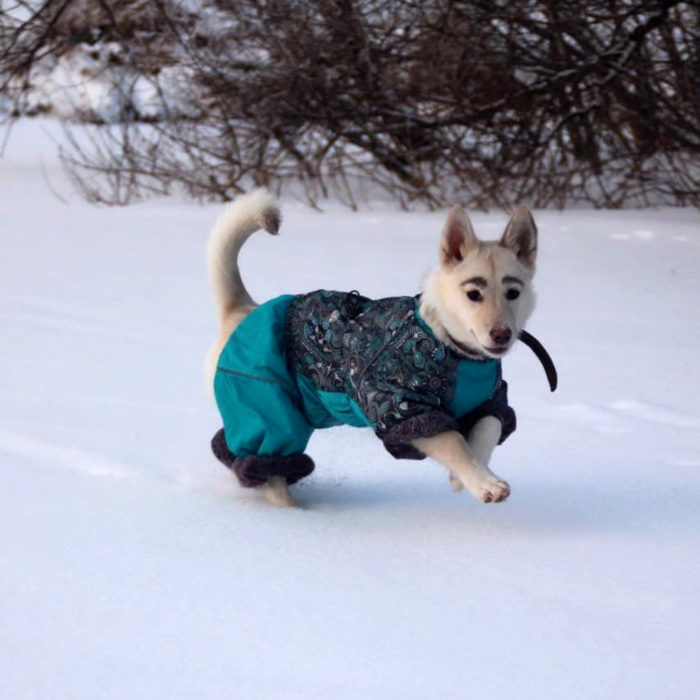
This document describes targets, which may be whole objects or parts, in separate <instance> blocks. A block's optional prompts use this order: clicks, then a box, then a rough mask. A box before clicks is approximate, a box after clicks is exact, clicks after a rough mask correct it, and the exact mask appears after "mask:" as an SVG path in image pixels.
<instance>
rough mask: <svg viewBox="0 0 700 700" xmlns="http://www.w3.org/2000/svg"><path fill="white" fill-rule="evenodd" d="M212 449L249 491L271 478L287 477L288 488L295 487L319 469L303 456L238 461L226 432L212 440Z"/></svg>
mask: <svg viewBox="0 0 700 700" xmlns="http://www.w3.org/2000/svg"><path fill="white" fill-rule="evenodd" d="M211 449H212V452H213V453H214V456H215V457H216V458H217V459H218V460H219V461H220V462H221V463H222V464H223V465H224V466H225V467H228V468H229V469H231V471H233V473H234V474H235V475H236V476H237V477H238V481H239V482H240V484H241V486H245V487H247V488H252V487H254V486H262V485H263V484H264V483H265V482H266V481H267V480H268V479H269V478H270V477H271V476H283V477H285V478H286V479H287V483H288V484H294V483H296V482H297V481H299V479H303V478H304V477H305V476H308V475H309V474H311V472H312V471H313V470H314V466H315V465H314V462H313V460H312V459H311V457H309V456H308V455H305V454H303V453H302V452H297V453H296V454H293V455H289V456H288V457H257V456H256V455H249V456H247V457H236V455H234V454H233V453H232V452H231V450H229V449H228V445H227V444H226V438H225V436H224V431H223V428H222V429H221V430H219V431H218V432H217V433H216V435H214V437H213V438H212V441H211Z"/></svg>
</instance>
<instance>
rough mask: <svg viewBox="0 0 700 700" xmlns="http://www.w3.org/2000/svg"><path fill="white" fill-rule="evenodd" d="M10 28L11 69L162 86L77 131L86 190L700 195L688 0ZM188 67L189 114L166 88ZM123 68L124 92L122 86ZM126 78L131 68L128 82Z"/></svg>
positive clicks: (6, 65) (353, 10)
mask: <svg viewBox="0 0 700 700" xmlns="http://www.w3.org/2000/svg"><path fill="white" fill-rule="evenodd" d="M13 4H14V5H15V7H16V6H18V5H19V6H22V5H23V6H25V12H24V13H18V12H14V13H5V15H4V16H3V18H2V22H1V23H0V53H1V54H2V59H0V76H2V80H3V85H4V90H5V92H6V94H9V92H10V91H14V93H13V95H12V96H13V98H14V99H17V100H21V95H22V91H23V89H25V88H26V87H27V85H28V81H29V82H31V74H32V69H33V68H34V67H36V64H37V62H39V61H41V60H43V59H44V57H45V56H47V55H51V56H53V57H55V56H56V55H59V54H60V53H61V52H65V51H69V50H71V47H73V46H75V45H76V44H78V43H93V44H94V43H98V42H107V41H108V42H117V43H119V45H120V46H121V48H122V49H123V51H122V53H121V54H120V59H119V62H120V63H122V64H123V66H122V67H124V66H126V67H128V68H129V70H130V71H131V72H132V74H135V75H141V76H146V77H147V78H148V80H150V81H152V83H153V85H154V86H156V88H157V90H159V91H160V92H158V93H157V94H159V95H161V97H162V109H161V110H160V116H159V118H158V119H156V120H153V121H151V123H144V122H143V121H140V120H139V116H138V114H129V113H126V114H124V115H123V118H122V119H121V121H120V123H119V124H113V125H110V126H108V127H100V128H95V129H93V132H92V138H91V140H89V141H86V140H85V138H84V137H83V136H82V135H81V136H79V137H78V136H77V133H78V132H74V138H73V140H72V149H71V150H69V152H68V154H67V160H68V163H69V165H70V167H71V169H72V171H73V172H74V174H75V175H76V178H77V180H78V182H79V183H80V184H81V186H82V187H83V190H84V192H85V194H86V195H87V196H88V197H89V198H91V199H93V200H98V201H106V202H126V201H130V200H133V199H134V198H138V197H143V196H145V195H148V194H153V193H165V192H169V191H172V190H173V189H178V188H184V189H185V190H186V191H187V192H188V193H189V194H191V195H193V196H195V197H198V198H210V199H212V198H213V199H228V198H230V197H232V196H233V195H235V194H236V193H237V192H238V191H240V190H241V189H245V188H247V187H249V186H250V185H251V184H268V185H270V186H272V187H274V188H282V187H285V186H291V185H292V183H301V185H302V186H303V189H304V191H305V193H306V195H307V197H308V198H309V199H310V200H311V201H312V202H317V201H318V200H319V199H320V198H322V197H324V196H326V195H328V194H330V193H334V194H336V195H337V196H340V197H341V198H343V199H345V200H346V201H347V202H348V203H350V204H351V205H354V204H355V202H356V200H357V198H358V195H360V194H361V193H362V192H363V189H364V188H365V187H366V186H367V183H371V185H372V186H380V187H382V188H384V189H385V190H387V191H388V192H390V193H391V194H392V195H393V196H395V197H397V198H398V200H399V201H400V202H401V203H402V204H403V205H409V204H410V203H412V202H414V201H421V202H424V203H427V204H428V205H429V206H442V205H444V204H449V203H451V202H453V201H461V202H463V203H465V204H467V205H469V206H476V207H482V208H486V207H489V206H492V205H499V206H510V205H512V203H514V202H516V201H528V202H530V203H531V204H533V205H535V206H547V205H550V206H551V205H556V206H564V205H565V204H570V203H576V202H584V201H585V202H592V203H594V204H595V205H598V206H608V207H618V206H622V205H626V204H629V205H644V204H648V203H661V202H663V203H670V204H688V203H694V204H700V196H699V195H698V192H699V191H700V167H699V161H698V155H699V153H700V89H699V83H698V80H699V79H698V76H699V75H700V58H699V56H698V43H699V34H698V15H697V10H696V9H695V7H694V5H692V4H690V3H684V2H678V1H675V0H659V1H651V0H568V1H567V2H558V1H556V0H522V1H521V2H517V3H515V2H510V0H496V1H493V0H472V1H470V2H459V1H449V0H307V1H305V2H300V1H299V0H218V1H216V2H214V1H212V2H201V3H193V2H188V3H185V2H178V1H177V0H152V1H150V2H144V1H143V0H131V1H129V0H125V1H121V2H117V1H116V0H47V1H45V2H27V3H23V2H14V3H13ZM165 66H170V67H173V66H175V67H176V68H177V71H178V73H179V74H180V75H181V76H184V77H185V78H186V85H187V90H186V95H185V99H186V102H187V104H188V107H189V109H187V110H183V109H178V110H175V109H174V108H173V104H172V98H171V96H169V95H167V94H165V92H163V91H162V84H161V83H160V82H159V76H160V75H161V73H162V71H163V68H164V67H165ZM123 75H124V73H123V72H122V73H118V74H115V83H116V85H115V87H116V88H118V89H120V90H124V91H128V90H129V89H130V87H129V83H128V81H124V79H123ZM118 76H121V77H118Z"/></svg>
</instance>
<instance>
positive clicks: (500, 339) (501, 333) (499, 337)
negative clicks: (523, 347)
mask: <svg viewBox="0 0 700 700" xmlns="http://www.w3.org/2000/svg"><path fill="white" fill-rule="evenodd" d="M489 335H490V336H491V338H492V339H493V341H494V342H495V343H498V344H499V345H505V344H506V343H507V342H508V341H509V340H510V339H511V337H512V335H513V331H511V330H510V328H494V329H493V330H492V331H491V333H490V334H489Z"/></svg>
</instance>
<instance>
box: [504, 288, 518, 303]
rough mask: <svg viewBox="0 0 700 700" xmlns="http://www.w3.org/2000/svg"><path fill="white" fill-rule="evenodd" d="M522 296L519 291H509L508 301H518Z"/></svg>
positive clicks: (507, 294) (507, 293)
mask: <svg viewBox="0 0 700 700" xmlns="http://www.w3.org/2000/svg"><path fill="white" fill-rule="evenodd" d="M519 296H520V290H519V289H509V290H508V291H507V292H506V299H510V300H511V301H513V299H517V298H518V297H519Z"/></svg>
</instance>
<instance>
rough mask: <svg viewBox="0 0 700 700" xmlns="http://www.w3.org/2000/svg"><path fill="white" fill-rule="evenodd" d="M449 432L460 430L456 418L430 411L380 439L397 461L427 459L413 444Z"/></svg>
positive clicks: (412, 418) (407, 419) (402, 424)
mask: <svg viewBox="0 0 700 700" xmlns="http://www.w3.org/2000/svg"><path fill="white" fill-rule="evenodd" d="M448 430H459V427H458V425H457V422H456V421H455V420H454V418H450V416H448V415H447V414H446V413H442V412H441V411H429V412H428V413H419V414H418V415H417V416H412V417H411V418H406V419H405V420H402V421H401V422H400V423H397V424H396V425H395V426H394V427H393V428H391V429H390V430H388V431H387V432H386V433H384V435H383V436H380V437H381V438H382V440H383V442H384V447H386V449H387V451H388V452H389V454H391V455H393V456H394V457H396V459H425V455H424V454H423V453H422V452H421V451H420V450H419V449H418V448H416V447H414V446H413V445H412V444H411V443H412V442H413V441H414V440H417V439H418V438H427V437H433V436H434V435H439V434H440V433H446V432H447V431H448Z"/></svg>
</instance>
